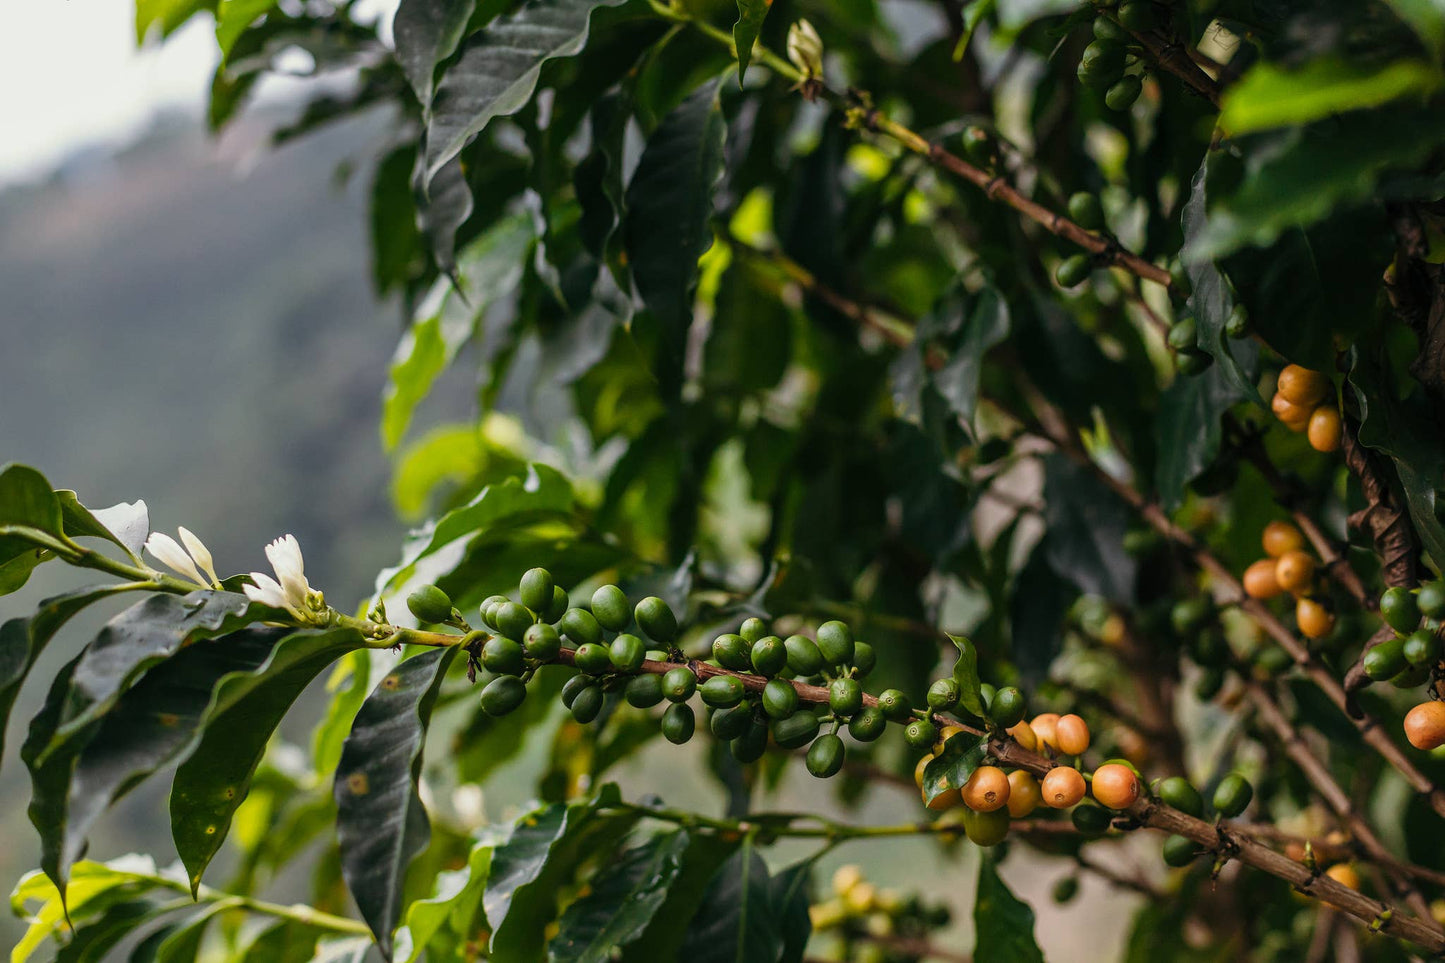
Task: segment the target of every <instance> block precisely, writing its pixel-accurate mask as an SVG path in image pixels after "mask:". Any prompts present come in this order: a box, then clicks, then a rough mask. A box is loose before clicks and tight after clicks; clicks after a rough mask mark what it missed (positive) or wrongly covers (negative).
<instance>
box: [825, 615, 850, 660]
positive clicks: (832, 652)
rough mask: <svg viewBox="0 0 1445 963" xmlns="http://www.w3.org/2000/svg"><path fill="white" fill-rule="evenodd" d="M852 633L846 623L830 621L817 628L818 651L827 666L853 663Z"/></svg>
mask: <svg viewBox="0 0 1445 963" xmlns="http://www.w3.org/2000/svg"><path fill="white" fill-rule="evenodd" d="M854 649H855V646H854V644H853V633H852V632H851V631H850V630H849V629H848V626H847V624H846V623H843V622H838V621H836V620H835V621H832V622H824V623H823V624H822V625H820V626H818V651H819V652H822V653H823V658H824V659H827V660H828V664H829V665H847V664H848V663H849V662H852V661H853V652H854Z"/></svg>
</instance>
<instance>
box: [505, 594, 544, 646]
mask: <svg viewBox="0 0 1445 963" xmlns="http://www.w3.org/2000/svg"><path fill="white" fill-rule="evenodd" d="M536 621H537V620H536V618H534V617H533V615H532V613H531V611H530V610H529V609H528V608H527V607H526V606H522V605H518V604H517V603H516V602H503V603H502V604H501V605H498V606H497V609H496V622H497V631H498V632H500V633H502V634H503V635H505V636H506V637H507V638H509V639H520V638H522V637H523V636H524V635H526V634H527V630H528V629H529V628H531V627H532V624H533V623H534V622H536Z"/></svg>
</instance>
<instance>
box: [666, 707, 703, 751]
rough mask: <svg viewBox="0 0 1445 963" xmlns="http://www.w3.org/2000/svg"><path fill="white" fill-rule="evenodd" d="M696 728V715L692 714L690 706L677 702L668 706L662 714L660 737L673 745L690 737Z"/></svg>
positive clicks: (677, 744)
mask: <svg viewBox="0 0 1445 963" xmlns="http://www.w3.org/2000/svg"><path fill="white" fill-rule="evenodd" d="M696 728H697V717H696V716H695V715H693V711H692V706H689V705H684V704H682V703H678V704H677V705H671V706H668V707H667V711H666V712H664V713H663V714H662V737H663V738H664V739H666V740H667V741H668V742H670V743H672V744H673V745H675V746H680V745H682V744H683V743H684V742H687V741H688V740H689V739H691V738H692V733H693V730H694V729H696Z"/></svg>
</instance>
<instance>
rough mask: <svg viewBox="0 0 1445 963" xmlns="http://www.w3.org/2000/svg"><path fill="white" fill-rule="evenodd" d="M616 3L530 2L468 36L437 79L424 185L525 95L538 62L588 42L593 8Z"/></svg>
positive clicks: (541, 63) (523, 100)
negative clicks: (439, 78) (454, 57)
mask: <svg viewBox="0 0 1445 963" xmlns="http://www.w3.org/2000/svg"><path fill="white" fill-rule="evenodd" d="M621 2H623V0H529V2H527V3H526V4H525V5H523V6H522V8H521V9H520V10H518V11H517V12H516V13H514V14H511V15H510V16H507V17H504V18H502V19H501V20H499V21H497V22H495V23H493V24H491V25H490V26H488V27H487V28H486V29H484V30H481V31H478V32H477V33H475V34H472V35H471V36H470V37H468V38H466V40H465V41H464V42H463V43H462V45H461V48H460V52H459V53H458V55H457V56H456V59H455V60H454V61H453V62H452V63H451V65H450V66H449V67H448V68H447V70H446V72H445V73H444V74H443V75H442V78H441V81H440V82H439V83H438V84H437V89H436V97H435V98H434V100H433V101H432V109H431V116H430V118H429V122H428V125H427V133H426V145H427V146H426V178H425V180H426V183H430V182H431V180H432V179H434V178H435V177H436V175H437V173H438V172H439V171H440V170H441V169H442V167H443V166H444V165H446V164H447V162H448V161H450V160H451V159H452V158H454V157H456V156H457V155H458V154H459V153H461V150H462V148H463V147H465V146H466V145H467V144H468V143H470V142H471V140H472V139H473V138H474V137H476V136H477V135H478V134H479V133H481V132H482V131H483V130H484V129H486V126H487V124H489V123H491V121H492V120H493V119H494V118H497V117H506V116H509V115H511V114H515V113H516V112H517V111H519V110H521V109H522V107H523V106H525V105H526V104H527V102H528V101H530V100H531V99H532V93H533V91H535V90H536V88H537V80H538V78H539V77H540V75H541V72H542V67H543V66H544V65H545V64H546V63H547V61H549V60H553V59H555V58H558V57H572V56H575V55H577V54H578V53H581V52H582V49H583V48H584V47H585V46H586V45H587V36H588V32H589V30H590V27H591V21H592V15H593V12H594V11H596V10H598V9H599V8H605V7H611V6H616V5H617V4H618V3H621Z"/></svg>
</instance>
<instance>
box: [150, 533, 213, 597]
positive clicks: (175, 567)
mask: <svg viewBox="0 0 1445 963" xmlns="http://www.w3.org/2000/svg"><path fill="white" fill-rule="evenodd" d="M181 531H183V532H184V531H185V529H181ZM191 537H192V538H194V537H195V536H194V535H193V536H191ZM196 544H198V545H199V544H200V542H199V540H198V541H197V542H196ZM204 547H205V546H202V548H204ZM145 550H146V551H147V552H150V553H151V555H153V556H155V558H156V559H157V560H158V561H159V562H160V563H161V564H162V565H165V566H166V567H167V568H169V569H170V570H171V571H173V572H175V573H176V574H178V575H181V576H183V577H185V578H187V579H190V580H191V581H192V582H195V583H196V584H197V585H199V586H200V587H201V588H211V583H210V582H207V581H206V580H205V579H204V578H202V577H201V572H200V570H199V569H197V568H196V563H195V562H194V561H192V559H191V556H190V555H187V554H186V550H185V549H183V548H181V546H180V545H179V544H177V543H176V540H175V539H174V538H171V537H170V536H169V535H166V534H164V533H162V532H151V534H150V537H149V538H147V539H146V544H145ZM210 557H211V556H210V553H209V552H207V553H206V561H207V562H209V561H210Z"/></svg>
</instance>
